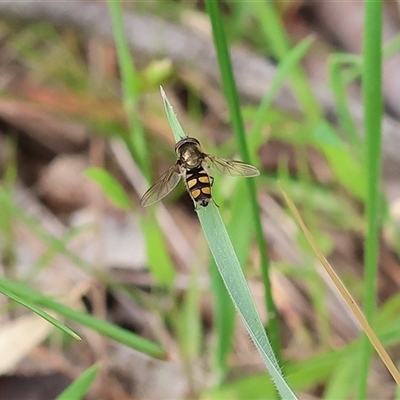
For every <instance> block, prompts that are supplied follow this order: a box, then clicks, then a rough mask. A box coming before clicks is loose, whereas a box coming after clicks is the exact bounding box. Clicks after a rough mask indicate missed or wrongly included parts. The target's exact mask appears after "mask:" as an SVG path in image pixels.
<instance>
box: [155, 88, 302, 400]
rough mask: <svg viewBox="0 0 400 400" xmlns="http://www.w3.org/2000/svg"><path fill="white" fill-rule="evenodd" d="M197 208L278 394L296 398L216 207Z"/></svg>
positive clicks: (173, 117) (175, 123) (167, 104)
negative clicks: (280, 364)
mask: <svg viewBox="0 0 400 400" xmlns="http://www.w3.org/2000/svg"><path fill="white" fill-rule="evenodd" d="M161 96H162V98H163V102H164V106H165V109H166V112H167V115H168V119H170V120H171V129H172V130H173V134H174V138H175V140H176V141H179V140H180V139H181V138H182V136H181V135H182V132H183V129H182V128H181V126H180V124H179V121H178V119H177V117H176V115H175V113H174V112H173V108H172V106H171V104H170V102H169V101H168V99H167V97H166V95H165V92H164V91H163V90H161ZM175 127H178V129H177V131H175ZM196 211H197V215H198V217H199V220H200V223H201V226H202V228H203V231H204V235H205V237H206V239H207V242H208V245H209V247H210V250H211V253H212V255H213V257H214V260H215V263H216V265H217V267H218V270H219V273H220V275H221V277H222V280H223V281H224V283H225V287H226V289H227V291H228V293H229V295H230V297H231V299H232V301H233V304H234V305H235V307H236V309H237V310H238V313H239V315H240V316H241V318H242V320H243V322H244V324H245V326H246V328H247V330H248V332H249V334H250V336H251V338H252V340H253V342H254V344H255V345H256V347H257V350H258V351H259V352H260V354H261V357H262V359H263V361H264V363H265V365H266V366H267V369H268V372H269V373H270V375H271V378H272V380H273V381H274V383H275V385H276V388H277V390H278V392H279V394H280V395H281V397H282V398H283V399H296V396H295V394H294V393H293V392H292V390H291V389H290V387H289V386H288V384H287V383H286V382H285V379H284V377H283V375H282V372H281V370H280V367H279V364H278V361H277V359H276V357H275V355H274V351H273V349H272V347H271V345H270V342H269V340H268V337H267V335H266V333H265V329H264V327H263V325H262V322H261V320H260V317H259V315H258V313H257V309H256V306H255V303H254V300H253V298H252V296H251V293H250V289H249V287H248V285H247V282H246V279H245V277H244V274H243V271H242V269H241V267H240V264H239V261H238V258H237V256H236V253H235V251H234V249H233V246H232V243H231V240H230V238H229V236H228V232H227V230H226V228H225V226H224V223H223V222H222V218H221V215H220V214H219V211H218V209H217V207H216V206H215V204H214V203H213V202H211V203H210V204H209V205H208V206H207V207H198V208H197V209H196Z"/></svg>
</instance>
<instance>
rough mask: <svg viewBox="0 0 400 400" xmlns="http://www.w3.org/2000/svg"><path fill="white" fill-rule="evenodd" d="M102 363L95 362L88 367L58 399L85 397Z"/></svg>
mask: <svg viewBox="0 0 400 400" xmlns="http://www.w3.org/2000/svg"><path fill="white" fill-rule="evenodd" d="M99 369H100V365H98V364H95V365H92V366H91V367H90V368H88V369H87V370H86V371H85V372H84V373H83V374H82V375H81V376H79V377H78V379H76V380H75V381H74V382H72V383H71V384H70V385H69V386H68V387H67V388H66V389H65V390H64V391H63V392H62V393H61V394H60V395H59V396H57V398H56V400H71V399H74V400H80V399H83V398H84V397H85V395H86V393H87V391H88V390H89V387H90V385H91V384H92V382H93V381H94V380H95V378H96V376H97V373H98V372H99Z"/></svg>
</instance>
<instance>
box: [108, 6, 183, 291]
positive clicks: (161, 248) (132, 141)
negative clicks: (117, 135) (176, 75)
mask: <svg viewBox="0 0 400 400" xmlns="http://www.w3.org/2000/svg"><path fill="white" fill-rule="evenodd" d="M108 4H109V7H110V11H111V17H112V22H113V30H114V38H115V45H116V49H117V56H118V63H119V66H120V70H121V78H122V88H123V93H124V106H125V111H126V115H127V117H128V121H129V130H130V135H129V138H126V137H124V136H122V139H123V140H124V142H125V144H126V145H127V147H128V149H129V151H130V152H131V154H132V156H133V158H134V159H135V161H136V163H137V164H138V166H139V168H140V169H141V171H142V173H143V175H144V177H145V178H146V179H147V181H148V182H150V175H151V174H150V160H151V158H150V155H149V151H148V148H147V144H146V140H145V134H144V129H143V126H142V124H141V122H140V120H139V118H138V116H137V103H138V98H139V94H140V82H139V79H140V75H139V74H138V73H137V71H136V70H135V68H134V65H133V63H132V57H131V52H130V49H129V45H128V43H127V41H126V39H125V33H124V24H123V18H122V7H121V1H120V0H116V1H113V0H110V1H109V2H108ZM146 225H152V229H151V231H150V233H148V232H149V230H148V229H146ZM141 226H142V230H143V232H144V234H145V237H146V250H147V255H148V264H149V269H150V270H151V273H152V275H153V277H154V278H155V280H156V281H157V283H159V284H166V285H171V284H172V283H173V278H174V276H175V271H174V269H173V267H172V263H171V261H170V258H169V255H168V251H167V247H166V245H165V242H164V240H163V234H162V231H161V229H160V227H159V226H158V225H157V222H156V219H155V217H154V214H149V215H148V217H147V218H146V219H143V220H141ZM149 235H150V236H149ZM155 254H156V255H157V256H156V257H154V255H155ZM154 260H157V261H159V260H162V263H161V264H160V263H153V261H154Z"/></svg>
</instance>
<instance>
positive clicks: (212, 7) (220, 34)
mask: <svg viewBox="0 0 400 400" xmlns="http://www.w3.org/2000/svg"><path fill="white" fill-rule="evenodd" d="M206 9H207V13H208V15H209V17H210V21H211V26H212V30H213V38H214V45H215V49H216V52H217V58H218V64H219V69H220V74H221V80H222V86H223V88H224V93H225V98H226V101H227V102H228V107H229V114H230V120H231V123H232V128H233V131H234V133H235V136H236V140H237V142H238V147H239V151H240V155H241V157H242V159H243V161H244V162H247V163H251V159H250V152H249V150H248V145H247V140H246V135H245V130H244V125H243V119H242V112H241V109H240V102H239V95H238V92H237V88H236V83H235V79H234V76H233V71H232V64H231V60H230V56H229V50H228V45H227V42H226V37H225V31H224V27H223V23H222V18H221V15H220V11H219V3H218V2H216V1H213V0H206ZM246 182H247V187H248V193H249V199H250V202H251V205H252V214H253V215H252V218H253V223H254V227H255V231H256V240H257V245H258V249H259V253H260V259H261V275H262V279H263V284H264V290H265V302H266V304H265V308H266V310H267V313H268V315H269V316H270V318H269V320H268V332H269V334H270V338H271V343H272V347H273V348H274V351H275V354H276V355H277V357H278V359H280V334H279V324H278V320H277V315H278V314H277V310H276V306H275V303H274V300H273V297H272V292H271V281H270V276H269V273H270V272H269V268H270V267H269V256H268V247H267V243H266V241H265V238H264V233H263V228H262V225H261V210H260V207H259V205H258V201H257V193H256V184H255V181H254V179H248V180H247V181H246Z"/></svg>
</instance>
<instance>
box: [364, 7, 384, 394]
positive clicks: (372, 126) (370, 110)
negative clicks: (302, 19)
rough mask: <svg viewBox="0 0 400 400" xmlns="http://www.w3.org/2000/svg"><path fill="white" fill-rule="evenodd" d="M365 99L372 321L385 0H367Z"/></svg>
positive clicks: (369, 313)
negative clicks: (383, 4)
mask: <svg viewBox="0 0 400 400" xmlns="http://www.w3.org/2000/svg"><path fill="white" fill-rule="evenodd" d="M364 32H365V33H364V69H363V72H364V73H363V101H364V115H365V143H366V144H365V163H366V165H365V167H366V171H367V197H366V204H365V206H366V217H367V225H368V227H367V237H366V242H365V251H364V260H365V261H364V270H365V272H364V273H365V294H364V310H365V316H366V318H367V320H368V321H369V322H370V323H372V322H373V319H374V316H375V311H376V295H377V268H378V251H379V228H380V224H381V218H380V216H381V210H380V205H379V198H380V186H379V183H380V173H381V119H382V111H383V100H382V2H381V1H367V2H365V22H364ZM371 354H372V347H371V344H370V343H369V341H368V339H367V338H366V337H365V338H364V340H363V346H362V353H361V365H360V371H359V374H360V387H359V392H358V398H359V399H366V398H367V386H368V385H367V384H368V372H369V364H370V359H371Z"/></svg>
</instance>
